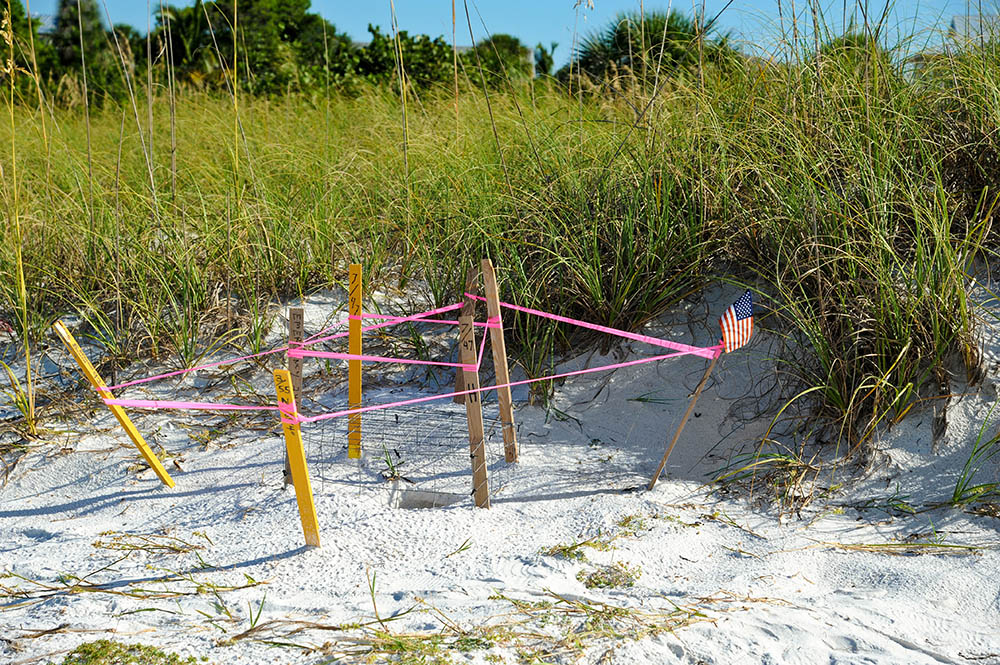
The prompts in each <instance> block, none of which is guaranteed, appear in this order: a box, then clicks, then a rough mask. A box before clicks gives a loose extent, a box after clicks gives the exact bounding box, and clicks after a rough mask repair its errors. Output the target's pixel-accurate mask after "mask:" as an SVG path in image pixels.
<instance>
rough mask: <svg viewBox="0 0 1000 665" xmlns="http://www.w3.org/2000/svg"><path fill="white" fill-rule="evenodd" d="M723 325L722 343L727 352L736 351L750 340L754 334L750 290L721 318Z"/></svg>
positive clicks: (720, 321)
mask: <svg viewBox="0 0 1000 665" xmlns="http://www.w3.org/2000/svg"><path fill="white" fill-rule="evenodd" d="M719 325H720V326H721V327H722V344H724V345H725V347H726V353H729V352H730V351H735V350H736V349H738V348H740V347H741V346H743V345H745V344H746V343H747V342H749V341H750V336H751V335H753V298H752V297H751V296H750V291H749V290H748V291H747V292H746V293H744V294H743V295H742V296H740V299H739V300H737V301H736V302H734V303H733V304H732V305H730V306H729V309H727V310H726V313H725V314H723V315H722V318H721V319H719Z"/></svg>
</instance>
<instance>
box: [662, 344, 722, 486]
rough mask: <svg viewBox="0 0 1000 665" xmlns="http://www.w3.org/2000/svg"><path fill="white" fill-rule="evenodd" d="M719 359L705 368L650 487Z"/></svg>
mask: <svg viewBox="0 0 1000 665" xmlns="http://www.w3.org/2000/svg"><path fill="white" fill-rule="evenodd" d="M720 355H721V354H720ZM718 360H719V356H715V357H714V358H712V362H710V363H709V364H708V369H706V370H705V376H703V377H701V382H700V383H699V384H698V387H697V388H695V389H694V395H692V396H691V403H690V404H688V408H687V411H685V412H684V416H683V417H682V418H681V424H680V425H678V426H677V431H676V432H674V438H673V439H671V440H670V445H669V446H668V447H667V452H665V453H664V454H663V459H662V460H660V466H658V467H657V468H656V473H654V474H653V479H652V480H650V481H649V487H648V489H653V486H654V485H656V481H657V479H658V478H659V477H660V472H661V471H663V467H665V466H666V465H667V460H668V459H669V458H670V453H671V452H673V450H674V445H675V444H676V443H677V439H679V438H681V432H683V431H684V425H686V424H687V421H688V418H689V417H690V416H691V412H692V411H694V405H695V403H696V402H697V401H698V397H699V396H700V395H701V389H702V388H704V387H705V384H706V383H707V382H708V377H709V375H711V374H712V370H713V369H715V363H716V362H717V361H718Z"/></svg>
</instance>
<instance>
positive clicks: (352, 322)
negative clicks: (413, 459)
mask: <svg viewBox="0 0 1000 665" xmlns="http://www.w3.org/2000/svg"><path fill="white" fill-rule="evenodd" d="M348 274H349V279H348V287H347V313H348V315H349V316H350V318H349V320H348V322H347V352H348V353H350V354H352V355H361V296H362V291H361V264H360V263H352V264H351V265H350V268H349V273H348ZM347 401H348V406H349V408H352V409H357V408H360V407H361V361H360V360H348V361H347ZM347 457H348V458H350V459H361V414H360V413H353V414H351V415H349V416H348V417H347Z"/></svg>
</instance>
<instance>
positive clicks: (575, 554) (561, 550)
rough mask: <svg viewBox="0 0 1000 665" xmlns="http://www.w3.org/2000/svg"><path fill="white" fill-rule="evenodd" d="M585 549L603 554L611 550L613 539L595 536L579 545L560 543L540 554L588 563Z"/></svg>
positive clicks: (545, 548) (546, 548)
mask: <svg viewBox="0 0 1000 665" xmlns="http://www.w3.org/2000/svg"><path fill="white" fill-rule="evenodd" d="M584 547H590V548H591V549H595V550H599V551H602V552H603V551H605V550H609V549H611V539H602V538H601V537H600V536H594V537H593V538H588V539H587V540H581V541H580V542H578V543H560V544H558V545H552V546H551V547H543V548H542V549H541V550H540V553H541V554H544V555H545V556H557V557H560V558H562V559H569V560H570V561H586V560H587V555H586V554H584V552H583V548H584Z"/></svg>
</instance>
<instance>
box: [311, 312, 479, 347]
mask: <svg viewBox="0 0 1000 665" xmlns="http://www.w3.org/2000/svg"><path fill="white" fill-rule="evenodd" d="M461 307H462V304H461V303H456V304H454V305H445V306H444V307H438V308H437V309H432V310H428V311H426V312H420V313H419V314H411V315H410V316H404V317H401V318H399V319H398V320H395V321H387V322H385V323H378V324H376V325H374V326H367V327H365V328H362V329H361V332H363V333H365V332H370V331H372V330H378V329H379V328H385V327H387V326H394V325H396V324H399V323H406V322H407V321H420V320H421V319H425V318H427V317H429V316H436V315H437V314H444V313H445V312H451V311H454V310H456V309H461ZM348 318H350V317H348ZM339 325H343V324H342V323H338V324H336V325H333V326H330V327H329V328H325V329H323V330H321V331H320V332H318V333H316V334H315V335H313V336H312V337H310V338H309V339H307V340H305V341H304V342H302V343H303V344H304V345H306V346H309V345H312V344H319V343H320V342H327V341H329V340H331V339H340V338H342V337H347V336H348V334H349V333H346V332H342V333H337V334H336V335H329V336H327V337H320V335H322V334H323V333H325V332H327V331H328V330H333V329H334V328H336V327H337V326H339Z"/></svg>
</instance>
